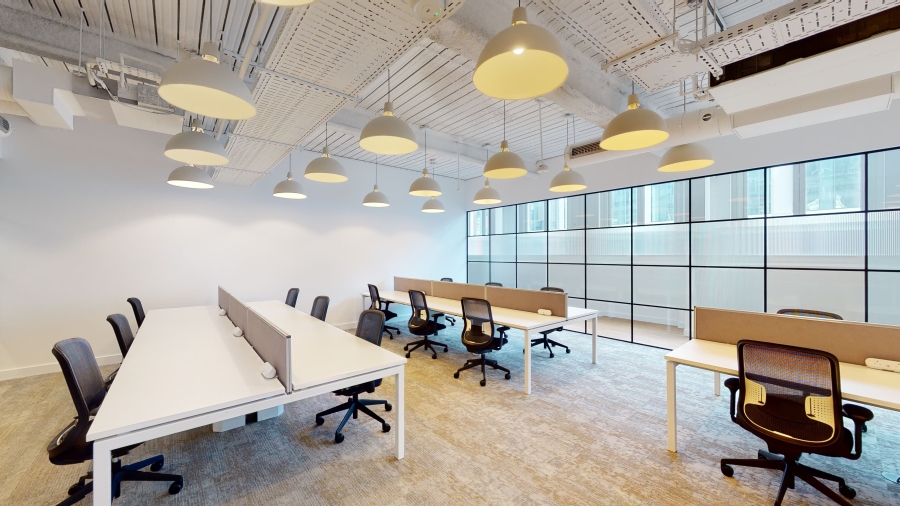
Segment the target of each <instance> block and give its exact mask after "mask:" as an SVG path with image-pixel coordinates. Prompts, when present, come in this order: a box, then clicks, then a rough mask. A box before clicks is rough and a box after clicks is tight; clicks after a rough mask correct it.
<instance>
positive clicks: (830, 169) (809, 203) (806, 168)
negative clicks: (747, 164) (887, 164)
mask: <svg viewBox="0 0 900 506" xmlns="http://www.w3.org/2000/svg"><path fill="white" fill-rule="evenodd" d="M766 170H767V171H768V172H767V188H766V192H767V194H768V199H767V202H766V206H767V212H768V214H769V215H770V216H791V215H804V214H821V213H837V212H843V211H853V210H859V209H861V208H862V207H861V206H862V188H863V185H862V174H863V155H853V156H845V157H842V158H830V159H828V160H819V161H817V162H807V163H795V164H793V165H781V166H778V167H770V168H768V169H766Z"/></svg>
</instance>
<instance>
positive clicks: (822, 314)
mask: <svg viewBox="0 0 900 506" xmlns="http://www.w3.org/2000/svg"><path fill="white" fill-rule="evenodd" d="M778 314H786V315H789V316H805V317H807V318H825V319H827V320H843V318H841V315H839V314H834V313H829V312H827V311H818V310H815V309H779V310H778Z"/></svg>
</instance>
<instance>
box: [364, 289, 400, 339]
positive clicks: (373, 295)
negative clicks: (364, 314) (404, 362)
mask: <svg viewBox="0 0 900 506" xmlns="http://www.w3.org/2000/svg"><path fill="white" fill-rule="evenodd" d="M369 299H370V300H371V301H372V303H371V304H369V309H374V310H376V311H381V312H382V313H384V319H385V321H387V320H393V319H394V318H396V317H397V313H395V312H393V311H391V310H390V309H388V306H390V305H391V301H389V300H384V299H382V298H381V296H380V295H378V287H377V286H375V285H369ZM382 306H383V307H382ZM384 331H385V332H387V333H388V339H393V338H394V334H391V331H394V332H396V333H397V335H398V336H399V335H400V329H399V328H398V327H392V326H390V325H385V326H384Z"/></svg>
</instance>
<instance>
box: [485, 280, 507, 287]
mask: <svg viewBox="0 0 900 506" xmlns="http://www.w3.org/2000/svg"><path fill="white" fill-rule="evenodd" d="M484 286H499V287H500V288H503V285H502V284H501V283H497V282H495V281H491V282H490V283H485V284H484Z"/></svg>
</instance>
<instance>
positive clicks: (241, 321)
mask: <svg viewBox="0 0 900 506" xmlns="http://www.w3.org/2000/svg"><path fill="white" fill-rule="evenodd" d="M228 319H229V320H231V323H233V324H234V326H235V327H237V328H239V329H241V331H243V332H244V333H245V334H246V333H247V306H245V305H244V304H243V303H242V302H241V301H239V300H237V298H236V297H235V296H234V295H231V294H228Z"/></svg>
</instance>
